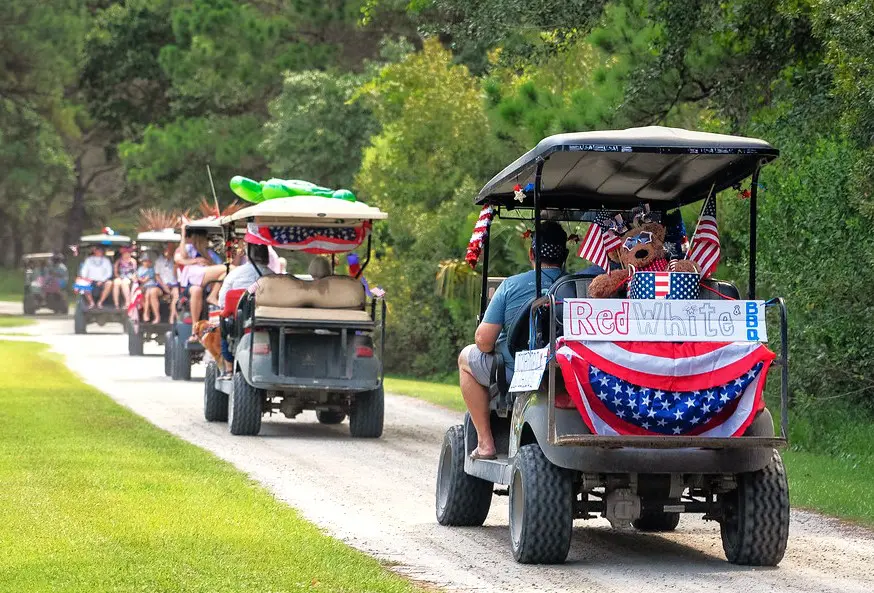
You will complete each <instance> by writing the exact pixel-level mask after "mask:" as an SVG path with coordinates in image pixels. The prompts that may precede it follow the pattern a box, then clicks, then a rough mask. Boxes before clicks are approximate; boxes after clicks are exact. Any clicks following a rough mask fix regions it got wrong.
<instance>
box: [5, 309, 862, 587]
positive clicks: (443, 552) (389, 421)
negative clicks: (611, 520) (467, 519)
mask: <svg viewBox="0 0 874 593" xmlns="http://www.w3.org/2000/svg"><path fill="white" fill-rule="evenodd" d="M10 307H11V305H10ZM17 307H20V305H16V307H14V308H11V309H8V312H10V313H19V312H20V309H19V308H17ZM5 309H6V307H3V306H0V312H4V310H5ZM72 329H73V328H72V321H71V320H69V319H63V318H50V319H46V320H42V321H40V322H39V324H38V325H37V326H36V327H33V328H13V329H11V330H9V331H13V332H17V333H22V332H33V333H34V334H35V335H36V336H37V338H36V339H39V340H43V341H45V342H48V343H49V344H51V345H52V347H53V348H54V349H55V350H56V351H57V352H59V353H60V354H62V355H63V356H65V357H66V360H67V364H68V365H69V366H70V368H72V369H73V370H74V371H76V372H77V373H78V374H79V375H81V376H82V377H83V378H84V379H85V380H86V381H87V382H89V383H91V384H92V385H94V386H96V387H97V388H99V389H101V390H102V391H104V392H105V393H107V394H109V395H110V396H111V397H112V398H113V399H115V400H116V401H118V402H119V403H121V404H123V405H125V406H127V407H129V408H130V409H132V410H133V411H135V412H136V413H138V414H140V415H142V416H143V417H145V418H147V419H148V420H149V421H151V422H152V423H154V424H155V425H157V426H159V427H161V428H163V429H165V430H168V431H170V432H172V433H174V434H176V435H179V436H180V437H182V438H184V439H185V440H187V441H190V442H192V443H194V444H196V445H198V446H201V447H203V448H206V449H208V450H210V451H212V452H213V453H215V454H216V455H218V456H219V457H221V458H223V459H225V460H227V461H229V462H231V463H233V464H234V465H235V466H237V467H239V468H240V469H241V470H243V471H244V472H246V473H247V474H248V475H250V476H251V477H252V478H253V479H255V480H257V481H258V482H260V483H261V484H263V485H264V486H265V487H267V488H268V489H270V490H271V491H272V492H273V493H274V494H275V495H276V496H277V497H278V498H280V499H281V500H283V501H286V502H287V503H288V504H290V505H292V506H293V507H295V508H297V509H298V510H299V511H300V512H301V513H302V514H303V515H304V516H305V517H306V518H308V519H309V520H311V521H313V522H314V523H316V524H318V525H320V526H321V527H322V528H324V529H325V530H326V531H327V532H328V533H330V534H331V535H334V536H336V537H338V538H340V539H342V540H344V541H346V542H347V543H349V544H351V545H352V546H354V547H356V548H358V549H360V550H363V551H365V552H367V553H369V554H372V555H373V556H376V557H377V558H379V559H381V560H384V561H386V562H388V563H390V564H391V566H392V567H393V569H394V570H397V571H398V572H400V573H402V574H404V575H407V576H410V577H412V578H414V579H417V580H421V581H425V582H427V583H430V584H433V585H436V586H437V587H440V588H444V589H447V590H460V591H556V592H558V591H574V592H580V591H598V592H605V593H606V592H612V591H616V592H634V593H639V592H650V591H671V592H675V591H677V590H682V591H683V592H684V593H692V592H696V591H702V592H704V591H706V592H707V593H712V592H714V591H720V592H734V591H737V592H743V593H750V592H764V591H781V592H782V591H786V592H789V591H791V592H801V591H810V592H821V591H846V592H849V591H858V592H865V593H871V592H872V591H874V534H872V533H871V532H870V531H867V530H863V529H859V528H855V527H852V526H847V525H845V524H842V523H840V522H838V521H835V520H832V519H827V518H824V517H821V516H819V515H817V514H814V513H810V512H805V511H794V512H793V514H792V527H791V532H790V539H789V549H788V551H787V553H786V557H785V559H784V560H783V562H782V564H781V565H780V567H779V568H777V569H756V568H745V567H736V566H732V565H730V564H728V563H727V562H726V561H725V560H724V557H723V555H722V548H721V545H720V542H719V528H718V525H716V524H714V523H705V522H704V521H702V520H700V519H699V518H697V517H693V516H683V518H682V519H681V521H680V526H679V528H678V530H677V531H676V532H675V533H672V534H669V535H665V536H662V535H646V534H640V533H635V532H633V531H632V532H617V531H612V530H611V529H610V528H609V525H608V524H607V522H606V521H604V520H600V519H599V520H593V521H588V522H584V521H578V522H577V523H576V528H575V530H574V538H573V545H572V547H571V551H570V556H569V558H568V562H567V564H565V565H563V566H551V567H547V566H522V565H518V564H516V563H515V562H514V561H513V559H512V556H511V554H510V550H509V541H508V539H509V535H508V532H507V499H506V497H495V500H494V504H493V505H492V511H491V514H490V515H489V518H488V520H487V522H486V525H485V527H482V528H444V527H440V526H439V525H438V524H437V522H436V520H435V518H434V481H435V474H436V465H437V458H438V455H439V451H440V445H441V442H442V438H443V433H444V431H445V430H446V428H447V427H449V426H451V425H452V424H456V423H458V422H459V421H460V420H461V416H460V414H457V413H454V412H450V411H446V410H444V409H441V408H437V407H435V406H432V405H429V404H426V403H423V402H420V401H417V400H415V399H410V398H406V397H400V396H391V395H389V396H387V401H386V430H385V435H384V436H383V438H382V439H380V440H377V441H361V440H352V439H351V438H350V437H349V431H348V422H344V423H343V424H341V425H339V426H323V425H320V424H318V423H317V422H316V419H315V415H314V414H312V413H305V414H302V415H301V416H299V417H298V418H297V419H296V420H286V419H284V418H277V417H276V416H274V417H273V418H271V419H269V420H266V421H265V422H264V425H263V428H262V431H261V435H260V436H258V437H232V436H231V435H230V434H228V433H227V429H226V425H224V424H209V423H207V422H205V421H204V420H203V415H202V410H201V405H202V390H203V381H202V377H203V368H202V367H195V369H194V380H193V381H191V382H173V381H170V380H169V379H167V378H165V377H164V374H163V366H162V365H163V359H162V358H161V352H162V350H161V349H160V348H159V347H157V346H156V345H154V344H147V345H146V356H144V357H138V358H133V357H130V356H128V355H127V341H126V337H125V336H124V334H122V333H121V327H120V326H118V325H107V326H105V327H104V328H98V327H97V326H90V327H89V331H91V332H92V333H91V334H89V335H87V336H75V335H73V333H72ZM98 332H100V333H98ZM10 339H16V338H10ZM17 339H20V338H17ZM872 486H874V485H872ZM872 496H874V494H872Z"/></svg>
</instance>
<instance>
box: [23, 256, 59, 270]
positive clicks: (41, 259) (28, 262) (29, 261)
mask: <svg viewBox="0 0 874 593" xmlns="http://www.w3.org/2000/svg"><path fill="white" fill-rule="evenodd" d="M53 255H54V254H53V253H28V254H26V255H23V256H22V257H21V262H22V263H23V264H24V266H25V267H31V266H38V265H40V264H45V263H47V262H49V261H51V259H52V256H53Z"/></svg>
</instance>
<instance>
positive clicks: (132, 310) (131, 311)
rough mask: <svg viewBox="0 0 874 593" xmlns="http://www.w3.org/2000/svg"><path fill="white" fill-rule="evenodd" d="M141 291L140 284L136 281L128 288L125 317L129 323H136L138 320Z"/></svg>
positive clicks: (141, 300) (141, 299)
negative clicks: (129, 320)
mask: <svg viewBox="0 0 874 593" xmlns="http://www.w3.org/2000/svg"><path fill="white" fill-rule="evenodd" d="M143 298H144V297H143V290H142V288H140V283H139V282H137V281H136V280H134V281H133V283H132V284H131V286H130V303H129V304H128V306H127V316H128V317H129V318H130V319H131V321H134V322H138V321H139V320H140V315H139V310H140V306H141V305H142V304H143Z"/></svg>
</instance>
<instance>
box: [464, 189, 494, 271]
mask: <svg viewBox="0 0 874 593" xmlns="http://www.w3.org/2000/svg"><path fill="white" fill-rule="evenodd" d="M494 216H495V211H494V209H493V208H492V207H491V206H488V205H486V206H483V208H482V210H480V213H479V218H478V219H477V221H476V224H475V225H473V234H472V235H471V236H470V241H469V242H468V244H467V253H466V254H465V255H464V261H466V262H467V264H468V265H469V266H470V267H471V268H475V267H476V263H477V262H478V261H479V256H480V253H482V250H483V240H484V239H485V237H486V235H488V233H489V227H490V226H492V218H493V217H494Z"/></svg>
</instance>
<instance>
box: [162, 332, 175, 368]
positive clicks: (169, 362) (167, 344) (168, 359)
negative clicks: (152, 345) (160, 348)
mask: <svg viewBox="0 0 874 593" xmlns="http://www.w3.org/2000/svg"><path fill="white" fill-rule="evenodd" d="M174 341H175V338H174V337H173V332H172V331H168V332H167V333H166V334H164V374H165V375H166V376H168V377H169V376H171V375H172V374H173V342H174Z"/></svg>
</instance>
